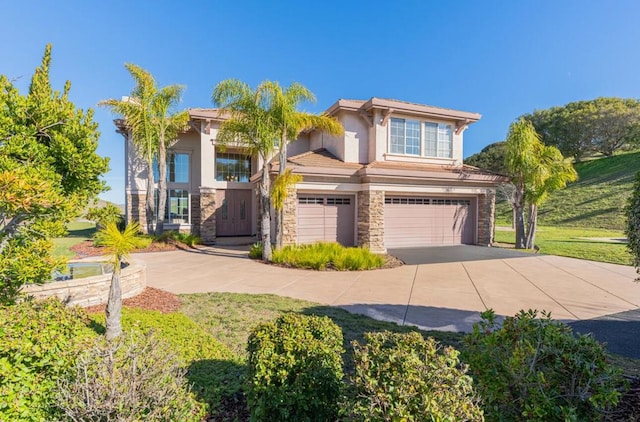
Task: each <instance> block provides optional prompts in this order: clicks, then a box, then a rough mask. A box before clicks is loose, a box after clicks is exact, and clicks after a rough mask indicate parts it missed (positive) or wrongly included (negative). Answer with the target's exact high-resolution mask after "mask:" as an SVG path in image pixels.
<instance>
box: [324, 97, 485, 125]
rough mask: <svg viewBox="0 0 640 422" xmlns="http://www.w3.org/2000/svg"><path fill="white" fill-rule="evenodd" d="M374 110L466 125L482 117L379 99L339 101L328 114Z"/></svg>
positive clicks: (475, 114) (448, 109) (457, 111)
mask: <svg viewBox="0 0 640 422" xmlns="http://www.w3.org/2000/svg"><path fill="white" fill-rule="evenodd" d="M374 109H379V110H389V111H392V112H399V113H406V114H413V115H416V116H424V117H435V118H441V119H447V120H456V121H462V122H464V123H466V124H471V123H474V122H477V121H478V120H480V117H482V115H481V114H479V113H472V112H469V111H460V110H453V109H450V108H442V107H434V106H430V105H426V104H418V103H411V102H408V101H401V100H394V99H389V98H378V97H371V98H370V99H369V100H368V101H365V100H347V99H339V100H338V101H336V102H335V103H333V105H331V107H329V108H328V109H327V111H326V114H328V115H334V114H335V113H337V112H338V111H340V110H348V111H360V112H369V111H371V110H374Z"/></svg>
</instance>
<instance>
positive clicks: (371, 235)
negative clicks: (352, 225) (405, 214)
mask: <svg viewBox="0 0 640 422" xmlns="http://www.w3.org/2000/svg"><path fill="white" fill-rule="evenodd" d="M358 246H363V247H367V248H369V249H370V250H371V252H378V253H383V252H386V249H385V247H384V192H383V191H360V192H358Z"/></svg>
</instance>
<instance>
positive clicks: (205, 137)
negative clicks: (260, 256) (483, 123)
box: [123, 97, 506, 252]
mask: <svg viewBox="0 0 640 422" xmlns="http://www.w3.org/2000/svg"><path fill="white" fill-rule="evenodd" d="M189 113H190V117H191V120H190V128H189V130H188V131H186V132H185V133H183V134H182V135H181V136H180V138H179V139H178V141H177V142H176V143H175V145H174V146H173V147H172V149H171V153H170V154H169V160H168V164H167V167H168V168H167V189H168V204H169V206H168V208H169V209H168V215H167V216H166V217H167V221H168V224H166V226H167V227H168V228H169V229H176V230H181V231H189V232H193V233H196V234H199V235H200V236H201V237H202V239H203V241H204V242H205V243H214V242H215V241H216V239H217V238H218V237H223V236H252V235H256V234H257V232H258V223H257V221H258V217H259V216H258V206H257V203H258V201H257V193H256V182H257V180H258V170H259V169H260V166H261V163H260V162H259V160H258V158H257V157H251V156H248V155H247V154H246V153H245V152H244V150H243V149H242V148H240V147H230V146H227V147H226V148H221V147H220V146H219V145H217V143H216V135H217V132H218V128H219V127H220V124H221V123H222V122H223V121H224V119H225V116H224V115H223V114H221V113H220V112H219V111H218V110H216V109H190V110H189ZM325 113H326V114H327V115H329V116H333V117H335V118H336V119H337V120H339V121H340V122H341V123H342V125H343V126H344V129H345V131H344V134H343V135H340V136H333V135H327V134H326V133H323V132H321V131H309V132H305V133H303V134H301V135H300V137H299V138H298V139H297V140H295V141H293V142H292V143H291V144H290V145H289V147H288V159H287V168H291V169H292V170H293V172H294V173H295V174H300V175H301V176H302V178H303V179H302V181H301V182H300V183H298V184H297V185H296V186H295V189H292V190H291V193H290V195H289V196H288V198H287V200H286V203H285V207H284V211H283V213H284V220H283V231H284V237H283V241H284V243H285V244H295V243H311V242H315V241H320V240H323V241H337V242H340V243H342V244H344V245H347V246H352V245H359V246H365V247H368V248H370V249H371V250H372V251H374V252H384V251H386V250H387V249H388V248H398V247H411V246H431V245H433V246H435V245H457V244H477V245H485V246H486V245H490V244H491V243H492V241H493V215H494V205H495V188H496V186H497V185H498V184H499V183H501V182H503V181H505V180H506V179H505V178H504V177H502V176H500V175H496V174H493V173H489V172H486V171H482V170H479V169H477V168H474V167H470V166H465V165H464V164H463V163H462V154H463V151H462V148H463V132H464V131H465V129H467V127H468V126H469V125H470V124H472V123H474V122H476V121H478V119H480V115H479V114H477V113H469V112H463V111H456V110H450V109H444V108H438V107H432V106H426V105H420V104H413V103H407V102H403V101H397V100H388V99H381V98H375V97H374V98H371V99H370V100H368V101H362V100H339V101H337V102H336V103H335V104H333V105H332V106H331V107H330V108H329V109H328V110H327V111H326V112H325ZM123 132H124V131H123ZM125 140H126V142H125V145H126V146H125V150H126V163H127V166H126V192H127V197H126V217H127V220H139V221H145V209H144V204H145V197H146V171H147V169H146V165H145V164H144V161H143V160H141V159H140V158H139V157H138V156H137V155H136V154H135V149H134V146H133V144H132V142H131V141H130V139H128V137H127V136H126V132H125ZM269 166H270V172H271V173H272V174H273V175H275V174H276V173H277V171H278V168H279V163H278V162H277V160H272V161H271V162H270V163H269Z"/></svg>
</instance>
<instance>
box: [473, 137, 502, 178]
mask: <svg viewBox="0 0 640 422" xmlns="http://www.w3.org/2000/svg"><path fill="white" fill-rule="evenodd" d="M504 154H505V143H504V141H502V142H494V143H493V144H489V145H487V146H486V147H484V148H482V151H480V152H479V153H477V154H473V155H472V156H470V157H468V158H466V159H465V160H464V163H465V164H468V165H470V166H475V167H479V168H481V169H485V170H490V171H492V172H494V173H498V174H507V168H506V166H505V163H504Z"/></svg>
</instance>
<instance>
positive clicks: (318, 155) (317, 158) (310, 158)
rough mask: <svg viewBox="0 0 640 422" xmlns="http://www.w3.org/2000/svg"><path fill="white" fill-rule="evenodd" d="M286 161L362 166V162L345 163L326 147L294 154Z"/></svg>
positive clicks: (356, 167)
mask: <svg viewBox="0 0 640 422" xmlns="http://www.w3.org/2000/svg"><path fill="white" fill-rule="evenodd" d="M287 162H288V163H291V164H295V165H297V166H302V167H331V168H336V167H342V168H352V169H360V168H362V164H358V163H345V162H344V161H342V160H340V159H339V158H338V157H336V156H335V155H333V154H331V153H330V152H329V151H328V150H327V149H326V148H320V149H316V150H313V151H308V152H305V153H302V154H299V155H294V156H293V157H289V158H287Z"/></svg>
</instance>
